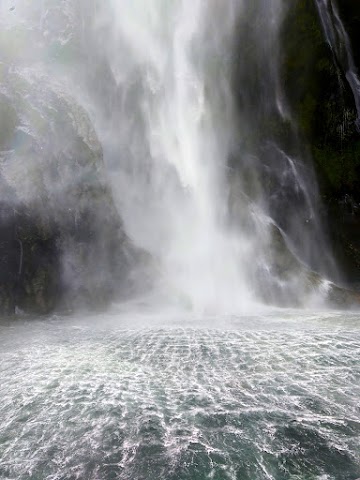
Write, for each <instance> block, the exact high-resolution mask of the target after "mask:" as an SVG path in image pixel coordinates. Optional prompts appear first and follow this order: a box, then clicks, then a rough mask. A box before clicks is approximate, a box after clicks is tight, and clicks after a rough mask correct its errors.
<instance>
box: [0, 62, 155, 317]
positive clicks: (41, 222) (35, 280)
mask: <svg viewBox="0 0 360 480" xmlns="http://www.w3.org/2000/svg"><path fill="white" fill-rule="evenodd" d="M0 118H1V128H0V131H1V136H0V152H1V154H0V157H1V170H0V189H1V202H0V216H1V221H0V238H1V243H0V259H1V260H0V261H1V271H0V311H1V312H5V313H13V312H14V311H15V309H16V308H17V309H21V310H24V311H26V312H34V313H47V312H50V311H52V310H53V309H54V308H56V307H59V306H61V308H73V307H74V306H75V305H76V306H83V307H94V308H95V307H96V308H101V307H102V306H103V305H105V304H106V303H108V302H109V301H110V300H111V299H112V298H113V295H115V293H116V295H120V294H121V291H123V292H124V291H126V293H127V294H130V293H131V289H132V287H133V282H132V276H133V275H134V269H135V268H136V265H138V263H139V261H140V258H141V259H142V261H143V260H144V259H145V260H146V255H145V254H144V253H143V252H141V251H140V250H137V249H136V248H134V247H133V246H132V245H131V243H130V241H129V240H128V238H127V237H126V235H125V233H124V230H123V227H122V222H121V220H120V217H119V215H118V212H117V211H116V209H115V206H114V204H113V201H112V197H111V194H110V192H109V190H108V186H107V185H108V182H107V178H106V173H105V169H104V165H103V160H102V149H101V145H100V144H99V142H98V140H97V137H96V134H95V132H94V130H93V128H92V126H91V122H90V120H89V118H88V116H87V114H86V113H85V111H84V110H83V109H82V108H80V107H79V106H77V105H76V103H75V102H74V101H73V99H71V98H69V97H68V96H66V95H65V94H64V93H63V92H62V91H61V89H60V88H59V87H58V86H57V85H54V84H51V83H50V82H49V80H48V79H47V78H46V77H45V76H43V77H41V76H39V75H36V74H35V73H34V72H32V71H31V70H26V69H23V70H16V69H14V68H8V69H7V68H6V67H5V66H4V65H3V66H2V82H1V85H0ZM145 263H146V262H145Z"/></svg>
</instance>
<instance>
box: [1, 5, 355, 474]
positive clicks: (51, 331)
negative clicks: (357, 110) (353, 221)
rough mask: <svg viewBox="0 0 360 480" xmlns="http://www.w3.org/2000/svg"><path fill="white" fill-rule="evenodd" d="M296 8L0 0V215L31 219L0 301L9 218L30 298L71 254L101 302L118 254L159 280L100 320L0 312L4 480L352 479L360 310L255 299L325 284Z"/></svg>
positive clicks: (289, 296)
mask: <svg viewBox="0 0 360 480" xmlns="http://www.w3.org/2000/svg"><path fill="white" fill-rule="evenodd" d="M290 3H292V2H287V1H285V0H108V1H104V0H76V1H75V0H62V1H59V0H41V1H40V0H39V1H37V0H0V26H1V31H0V55H1V57H0V147H1V148H0V188H1V192H0V193H1V198H0V218H1V220H3V216H2V212H3V210H4V211H5V212H6V213H8V214H9V215H8V216H9V217H16V212H15V210H16V209H17V208H18V205H20V207H21V206H22V203H21V202H27V204H28V210H25V213H26V214H29V215H23V216H22V217H21V220H22V222H23V223H20V224H15V228H13V229H11V231H10V228H9V232H7V233H8V234H9V235H8V236H9V238H10V240H9V239H8V238H7V237H4V238H3V237H2V236H1V239H0V240H1V242H0V260H1V271H0V305H2V303H3V302H4V298H6V297H5V295H4V285H3V283H2V280H3V278H4V275H3V273H4V270H5V268H4V265H5V267H6V266H7V265H8V264H9V263H10V262H9V261H8V263H6V261H7V260H8V259H6V258H3V257H4V256H3V255H2V253H3V251H4V246H3V243H6V242H8V243H10V241H11V240H12V239H14V231H13V230H15V233H17V234H21V233H22V234H23V237H21V238H23V244H22V243H21V241H19V242H15V247H16V250H14V252H15V254H16V255H15V254H14V260H16V262H15V263H14V264H15V268H16V270H15V276H14V279H11V280H13V281H14V283H15V286H16V287H19V284H16V281H19V276H21V275H23V276H24V274H25V273H27V274H29V273H33V276H32V277H31V276H30V279H29V278H26V280H27V282H26V284H25V286H26V288H28V289H29V290H31V289H33V290H34V294H35V297H36V300H37V301H38V303H39V302H44V300H45V297H44V295H43V293H44V292H43V290H42V289H41V286H42V284H43V283H44V282H47V283H49V280H50V281H51V277H50V276H49V275H48V271H46V269H44V262H43V260H44V257H46V256H49V257H50V260H51V259H54V258H55V260H58V259H59V257H57V256H55V257H54V256H52V255H53V254H54V251H55V253H56V252H57V251H58V249H59V248H60V247H61V246H63V245H65V246H67V247H68V250H66V249H65V261H64V262H62V263H65V267H64V268H63V270H65V272H67V271H68V270H70V272H71V273H72V274H73V277H74V276H75V281H74V278H73V277H72V278H71V280H72V281H69V286H70V288H71V289H73V290H77V291H78V290H79V289H84V288H85V287H87V288H88V289H89V291H90V295H91V297H93V299H94V300H93V305H94V307H97V306H98V305H97V303H98V297H97V296H96V292H97V291H98V290H96V289H97V287H98V285H99V284H100V286H102V285H104V284H105V285H106V282H110V283H111V284H114V283H117V282H118V281H119V283H120V282H121V280H122V279H123V278H124V274H123V270H122V269H120V274H119V271H118V270H117V269H115V268H114V269H112V265H111V263H112V262H113V263H115V262H116V259H117V255H116V253H115V252H116V251H117V252H118V254H119V250H120V252H122V255H123V257H125V261H124V263H121V267H122V266H123V265H125V266H128V267H129V271H130V274H134V281H135V283H136V282H137V281H138V280H139V279H138V277H137V276H136V274H141V273H142V272H144V270H146V269H144V270H141V269H140V273H139V271H137V270H136V269H134V270H132V269H131V266H132V265H133V264H132V263H131V262H132V261H133V262H134V263H135V262H136V259H139V258H140V259H141V261H143V264H145V263H146V262H149V264H150V266H149V270H150V276H151V280H154V279H153V277H155V280H154V281H153V283H151V282H149V283H150V284H151V287H153V290H154V292H153V291H151V292H150V293H149V295H148V296H146V297H145V298H144V296H142V295H141V296H140V298H139V295H138V296H136V298H135V299H133V297H131V295H127V296H126V299H127V300H129V301H127V302H122V303H121V304H119V305H113V307H112V308H109V309H108V310H107V311H106V312H104V311H101V312H97V313H89V312H88V310H86V311H85V312H84V313H79V311H76V313H73V314H67V315H60V314H56V315H53V316H51V317H49V316H42V317H41V318H34V316H29V317H25V318H24V317H23V316H22V314H21V312H18V313H19V314H18V317H19V318H18V319H17V320H16V321H14V319H13V318H8V317H5V318H3V317H0V338H1V348H0V418H1V422H0V478H1V479H8V480H31V479H35V478H36V479H43V480H55V479H66V480H78V479H84V480H93V479H96V480H111V479H118V480H129V479H131V480H194V479H197V480H209V479H218V480H235V479H236V480H237V479H241V480H255V479H256V480H291V479H293V480H294V479H300V478H301V479H304V478H307V479H313V480H325V479H326V480H330V479H337V480H354V479H355V478H359V477H360V453H359V452H360V433H359V432H360V422H359V397H360V387H359V386H360V366H359V361H358V359H359V355H360V334H359V314H358V313H356V312H347V313H345V312H341V311H337V312H331V311H329V310H328V309H326V311H320V310H319V309H309V310H304V311H301V310H295V309H293V308H292V309H290V308H283V309H280V308H271V309H267V310H265V309H264V308H263V303H270V304H275V305H278V304H282V305H284V304H285V305H291V306H295V305H296V306H298V305H306V306H308V305H309V304H310V302H311V300H312V297H315V300H318V299H319V297H320V298H321V297H322V296H321V290H322V289H323V290H326V287H327V286H328V284H327V282H325V281H323V280H321V279H322V278H325V277H329V278H332V277H334V278H335V274H336V268H335V267H334V265H333V261H332V258H331V254H330V252H329V250H328V248H327V242H326V238H325V235H324V233H323V229H322V225H321V222H320V221H319V215H318V210H319V202H318V194H317V187H316V182H315V176H314V174H313V172H312V168H311V159H310V158H309V156H308V155H307V153H306V148H304V146H303V145H302V144H301V142H299V136H298V135H297V126H296V121H295V119H294V118H293V117H292V113H291V109H290V108H289V106H288V105H287V102H286V95H285V89H284V88H283V85H282V80H281V79H282V75H281V57H282V50H281V49H282V43H281V26H282V22H283V18H284V15H285V14H286V13H287V12H286V8H288V7H287V6H286V5H287V4H290ZM305 3H307V2H305ZM80 105H81V106H82V107H83V108H81V107H80ZM85 110H86V112H88V114H86V112H85ZM4 112H5V114H6V115H5V116H6V119H5V120H6V121H3V120H4V119H3V118H2V114H3V113H4ZM3 127H4V128H3ZM95 131H96V133H95ZM279 131H280V135H279V133H278V132H279ZM4 132H5V135H4ZM8 132H10V133H11V134H8ZM12 133H13V135H12ZM4 137H5V141H4ZM8 137H11V138H8ZM97 137H98V138H97ZM99 140H100V141H99ZM102 158H104V161H105V164H106V169H104V165H103V162H102ZM105 170H106V171H105ZM4 179H5V180H4ZM3 180H4V181H3ZM6 182H7V183H6ZM108 183H111V186H112V192H111V193H112V196H113V197H114V199H115V203H116V206H117V211H118V213H119V215H117V212H116V211H115V208H114V204H113V201H112V196H111V194H110V192H109V189H108V188H107V184H108ZM4 185H5V186H6V187H7V189H6V188H3V186H4ZM10 187H11V188H10ZM9 192H10V193H9ZM7 196H8V198H7ZM14 197H15V198H16V199H19V202H18V203H15V204H14V203H11V202H10V201H11V199H12V198H14ZM104 197H105V201H104ZM5 200H7V201H8V202H9V204H8V205H7V207H8V208H7V210H6V209H4V208H3V203H2V202H5ZM36 208H39V211H40V213H41V214H43V212H44V211H45V213H46V215H45V214H44V215H40V214H39V218H40V220H38V219H36V222H35V227H38V228H34V224H31V214H32V213H33V212H32V210H33V209H34V210H35V209H36ZM111 208H112V209H113V210H114V212H115V213H113V214H112V215H110V216H107V209H111ZM92 210H94V211H95V214H93V215H92ZM35 213H36V212H35ZM52 216H54V217H55V220H56V221H58V223H55V227H53V228H54V229H56V231H58V230H64V231H65V233H66V237H65V240H67V241H66V242H62V244H61V245H59V243H58V242H57V241H56V240H58V239H60V240H63V239H64V237H62V236H58V237H56V236H55V241H53V242H51V241H50V242H49V238H48V236H49V232H50V234H53V231H52V230H51V228H49V225H50V227H52V226H53V225H52V223H51V220H53V219H52V218H51V217H52ZM119 216H120V217H122V218H123V220H124V222H123V224H122V223H121V221H120V219H119ZM49 217H50V218H49ZM29 219H30V220H29ZM109 219H113V220H114V223H115V227H114V229H115V234H114V231H113V230H114V229H111V228H110V227H111V226H112V225H109V223H110V222H109ZM81 221H82V222H83V224H85V226H86V228H85V229H84V228H83V229H82V228H81ZM38 224H39V225H38ZM10 226H11V227H13V226H14V224H13V223H10ZM17 227H19V228H18V231H17V232H16V228H17ZM125 230H126V232H127V234H128V236H129V237H130V239H131V240H132V242H133V244H137V245H139V246H140V247H142V248H143V249H144V250H145V252H144V251H141V250H140V249H136V248H135V247H134V245H133V244H131V242H130V241H129V238H128V237H127V236H126V234H125ZM0 233H2V230H0ZM60 233H62V232H60ZM34 237H36V238H35V240H34ZM89 237H91V238H89ZM19 238H20V237H16V238H15V240H19ZM50 240H51V238H50ZM107 240H108V241H109V243H106V241H107ZM95 241H96V242H95ZM92 242H95V243H96V245H97V246H98V247H99V248H98V249H95V250H93V249H92V248H90V249H86V246H87V245H92ZM103 242H105V245H104V244H103ZM69 245H70V246H69ZM19 246H20V247H21V252H20V251H19ZM29 246H30V247H31V255H30V254H29V250H30V248H29ZM130 246H131V247H132V248H130ZM70 247H71V248H70ZM117 247H120V248H119V249H118V250H116V248H117ZM109 251H110V255H109V257H108V258H107V260H110V262H109V261H108V262H106V261H105V260H106V259H105V260H104V259H103V258H101V254H102V253H104V252H105V253H106V252H109ZM94 252H95V253H94ZM147 252H150V253H151V255H149V254H148V253H147ZM19 253H20V254H19ZM132 253H133V257H132V256H131V254H132ZM119 256H121V255H120V254H119ZM105 257H106V255H105ZM61 259H62V257H61ZM10 260H11V259H10ZM17 260H19V262H17ZM76 260H77V261H78V263H76ZM54 263H56V262H55V261H54ZM59 263H61V261H59ZM109 263H110V264H109ZM45 265H46V263H45ZM89 265H90V267H91V268H87V267H89ZM104 265H105V266H107V267H108V270H109V271H108V272H105V270H106V268H104ZM76 267H77V268H76ZM310 269H313V270H315V271H317V272H318V274H315V273H314V272H313V271H311V270H310ZM114 272H115V273H114ZM116 272H117V273H116ZM135 272H136V274H135ZM87 276H89V277H91V280H92V281H91V282H88V283H86V282H85V283H84V277H87ZM67 278H68V277H66V279H67ZM139 283H140V282H139ZM147 287H148V285H147ZM334 288H335V287H334ZM119 290H121V289H119ZM119 290H116V293H119ZM130 290H131V289H130ZM148 290H149V289H148ZM148 290H146V292H147V293H148ZM150 290H151V289H150ZM125 291H126V290H125ZM121 292H123V290H121ZM5 293H6V292H5ZM15 293H16V292H15ZM142 293H143V292H142ZM342 293H343V292H342ZM131 294H133V291H132V290H131ZM75 298H77V297H76V296H75ZM112 298H113V297H112ZM117 298H118V297H117ZM156 301H159V303H160V305H159V304H157V303H156ZM1 302H2V303H1ZM166 302H169V303H170V305H171V307H172V306H173V305H174V304H175V308H163V306H164V304H165V305H168V303H166ZM179 304H180V306H181V308H178V307H179ZM184 305H185V306H189V307H190V308H189V309H188V310H189V311H186V309H184V308H183V306H184ZM259 305H261V309H260V312H259V311H258V310H257V311H255V312H254V309H258V308H259ZM65 307H66V305H65ZM191 310H193V311H191ZM194 310H195V314H194ZM241 312H245V314H241ZM228 313H231V315H228ZM233 313H235V314H233Z"/></svg>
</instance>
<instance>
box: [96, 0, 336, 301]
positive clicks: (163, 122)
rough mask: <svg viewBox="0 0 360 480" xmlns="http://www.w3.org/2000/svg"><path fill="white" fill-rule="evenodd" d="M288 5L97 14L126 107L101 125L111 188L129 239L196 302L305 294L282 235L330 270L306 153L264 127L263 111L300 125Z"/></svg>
mask: <svg viewBox="0 0 360 480" xmlns="http://www.w3.org/2000/svg"><path fill="white" fill-rule="evenodd" d="M285 11H286V9H285V7H284V4H283V2H282V1H280V0H272V1H271V2H263V1H259V2H255V3H254V4H253V5H252V6H251V7H250V6H249V5H246V4H245V3H244V2H242V1H229V2H226V3H225V4H221V6H220V5H219V3H218V2H215V1H211V2H209V1H207V2H205V1H202V0H198V1H196V2H192V3H191V5H190V4H189V3H188V2H173V3H172V4H171V5H169V4H168V3H163V2H159V1H154V2H141V1H137V2H133V1H132V2H123V3H121V5H120V4H119V3H117V2H112V4H111V9H109V8H108V7H104V8H103V9H100V11H98V12H97V15H98V16H97V21H96V22H95V30H96V32H97V37H98V40H99V39H100V44H101V46H102V47H101V49H104V50H105V52H106V53H105V56H106V59H107V60H106V62H107V64H108V66H109V68H110V71H111V76H112V78H113V81H114V82H115V83H116V85H117V93H116V94H115V98H116V97H117V98H118V100H117V103H116V105H117V111H116V112H114V111H113V112H112V117H111V121H110V122H109V121H107V120H106V119H105V120H104V124H103V125H102V126H101V122H100V123H98V125H99V127H98V130H99V131H101V130H103V131H104V130H105V133H104V134H103V136H102V138H103V145H104V146H105V158H106V159H107V162H108V165H109V169H110V170H111V171H112V173H113V190H114V193H115V195H116V197H117V200H118V204H119V205H120V211H121V213H122V215H123V218H124V220H125V224H126V226H127V231H128V232H129V233H130V236H131V237H132V238H133V239H134V241H135V242H136V243H138V244H140V245H141V246H143V247H144V248H145V249H147V250H148V251H150V252H151V253H152V254H153V255H154V256H155V257H157V258H158V259H159V261H160V265H161V267H160V268H161V270H162V281H163V284H164V285H165V287H166V289H167V290H168V291H169V286H170V291H171V290H172V294H173V295H175V296H178V297H179V298H180V299H182V300H183V301H185V303H188V304H190V305H191V306H192V307H193V308H194V309H195V310H199V311H204V310H207V309H210V310H217V311H244V310H249V309H251V308H252V306H254V304H255V303H256V302H258V301H259V300H263V299H264V298H265V299H266V300H268V301H270V302H272V303H277V302H278V301H279V297H282V300H283V299H284V298H285V297H288V301H290V302H292V301H294V299H295V302H296V303H299V302H300V303H303V302H304V301H305V302H306V300H305V297H306V290H307V287H306V286H304V284H306V278H305V277H306V275H304V273H303V272H302V267H301V266H300V265H299V264H296V262H293V268H288V269H287V272H286V278H281V274H278V272H279V270H281V269H282V268H281V267H280V268H279V263H284V262H282V260H281V259H279V254H278V251H277V250H279V247H277V244H278V243H279V238H278V237H279V236H280V237H284V238H285V239H286V240H285V241H283V246H282V248H283V250H284V252H283V253H282V255H283V256H286V255H288V256H292V255H296V256H298V257H299V258H300V259H302V260H303V261H304V262H305V263H307V264H308V265H309V266H310V268H314V269H316V270H318V271H320V272H321V273H324V274H330V275H331V274H333V273H334V271H335V268H334V266H333V262H332V259H331V255H330V254H329V253H328V252H327V246H326V242H325V240H324V239H323V235H322V231H321V225H320V224H319V223H318V216H317V202H318V200H317V198H316V184H315V182H314V180H313V178H312V174H311V168H309V167H305V166H304V164H303V161H302V152H301V150H299V149H298V151H297V152H296V154H295V156H294V155H293V156H291V155H289V154H287V153H286V151H284V149H283V147H282V145H281V144H279V142H278V141H277V140H276V139H274V138H272V137H271V136H267V134H266V133H264V132H261V130H262V128H263V126H262V122H263V118H275V117H276V119H277V120H276V121H278V122H283V123H285V122H287V123H288V124H291V122H292V120H291V116H290V113H289V109H288V108H287V105H286V101H285V99H284V94H283V90H282V86H281V81H280V63H279V31H280V27H281V22H282V19H283V16H284V13H285ZM259 19H261V21H260V20H259ZM248 22H250V23H251V22H254V23H253V24H252V23H251V24H252V25H253V27H252V31H251V30H250V31H249V28H248V24H249V23H248ZM260 30H261V32H260ZM238 37H240V41H239V42H237V38H238ZM242 40H243V41H242ZM98 45H99V44H98ZM250 48H251V49H252V50H251V55H252V58H250V57H249V54H247V53H246V50H249V49H250ZM101 49H100V48H99V46H98V48H97V50H98V51H100V50H101ZM102 55H103V53H102ZM242 56H244V58H245V62H243V59H242ZM249 63H250V65H249ZM234 64H235V65H237V67H236V69H235V70H236V72H234V67H233V65H234ZM252 68H253V70H252ZM252 75H253V76H252ZM234 92H235V94H234ZM236 98H238V104H237V101H236ZM96 116H97V117H98V118H99V115H98V114H97V115H96ZM103 118H105V115H103ZM104 125H106V127H105V128H104ZM257 130H259V132H257ZM295 132H296V127H294V126H292V127H291V129H290V133H289V136H291V137H292V138H293V143H294V144H296V139H295V137H296V133H295ZM114 139H116V140H114ZM255 144H256V145H255ZM292 150H294V148H292ZM269 172H270V175H269ZM269 176H270V177H271V178H272V179H271V182H272V183H273V185H275V188H273V190H272V191H267V190H266V187H265V184H266V183H267V182H268V178H269ZM280 232H281V233H280ZM274 237H275V238H274ZM286 250H288V253H286V252H285V251H286ZM290 250H292V253H290ZM319 252H321V254H319ZM288 263H291V262H288ZM324 265H325V267H324Z"/></svg>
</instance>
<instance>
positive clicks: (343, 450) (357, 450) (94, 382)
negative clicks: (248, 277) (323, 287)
mask: <svg viewBox="0 0 360 480" xmlns="http://www.w3.org/2000/svg"><path fill="white" fill-rule="evenodd" d="M0 338H1V349H0V419H1V423H0V478H1V479H4V480H5V479H20V480H25V479H29V480H30V479H32V480H35V479H36V480H40V479H47V480H60V479H61V480H75V479H81V480H83V479H89V480H90V479H93V480H100V479H101V480H102V479H104V480H105V479H121V480H157V479H167V480H185V479H188V480H190V479H191V480H203V479H204V480H205V479H215V480H223V479H224V480H225V479H239V480H240V479H244V480H245V479H284V480H285V479H309V480H310V479H319V480H320V479H321V480H325V479H349V480H355V479H356V478H357V477H360V316H359V315H356V314H348V315H346V316H345V315H344V314H340V313H333V314H331V313H329V314H324V313H322V314H320V313H319V314H317V313H312V314H309V313H308V314H304V313H303V314H299V313H296V312H285V313H284V312H283V313H281V312H280V311H279V312H275V313H272V314H268V315H265V316H260V315H258V316H252V317H246V318H245V317H239V318H237V317H227V318H216V317H214V318H202V319H200V318H192V317H189V316H184V317H182V316H181V315H170V314H169V315H166V314H162V315H159V316H157V315H154V314H143V315H140V314H130V313H124V312H122V313H121V312H120V313H117V314H116V315H115V314H114V315H110V314H109V315H103V316H98V317H91V318H80V317H79V318H66V319H64V318H56V317H53V318H48V319H43V320H35V321H34V320H30V319H29V320H18V321H8V322H6V321H4V322H2V324H1V326H0Z"/></svg>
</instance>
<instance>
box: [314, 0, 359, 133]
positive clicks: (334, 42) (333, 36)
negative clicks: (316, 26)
mask: <svg viewBox="0 0 360 480" xmlns="http://www.w3.org/2000/svg"><path fill="white" fill-rule="evenodd" d="M316 5H317V8H318V12H319V15H320V19H321V23H322V26H323V29H324V32H325V37H326V40H327V43H328V44H329V46H330V48H331V50H332V52H333V55H334V57H335V60H336V62H337V63H338V64H339V66H340V67H341V69H342V70H343V71H344V72H345V75H346V79H347V81H348V83H349V86H350V88H351V90H352V93H353V95H354V100H355V106H356V111H357V121H356V124H357V127H358V129H359V128H360V80H359V76H358V70H357V67H356V65H355V61H354V56H353V52H352V48H351V42H350V38H349V35H348V33H347V31H346V29H345V27H344V24H343V22H342V20H341V18H340V15H339V11H338V7H337V5H336V1H335V0H317V1H316Z"/></svg>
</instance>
